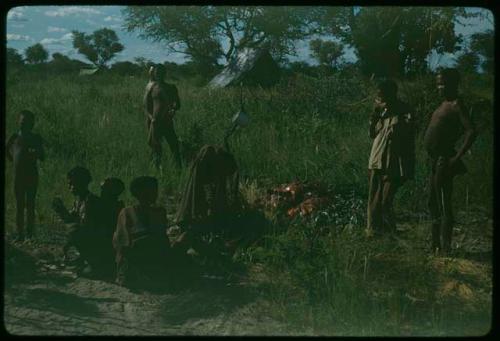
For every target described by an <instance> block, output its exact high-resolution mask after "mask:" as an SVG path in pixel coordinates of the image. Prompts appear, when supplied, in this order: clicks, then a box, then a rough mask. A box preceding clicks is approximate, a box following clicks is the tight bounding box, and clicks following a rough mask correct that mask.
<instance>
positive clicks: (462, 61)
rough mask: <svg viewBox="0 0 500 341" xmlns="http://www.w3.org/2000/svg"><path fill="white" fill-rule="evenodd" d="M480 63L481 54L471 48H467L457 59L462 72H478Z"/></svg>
mask: <svg viewBox="0 0 500 341" xmlns="http://www.w3.org/2000/svg"><path fill="white" fill-rule="evenodd" d="M480 64H481V61H480V60H479V56H478V55H477V53H474V52H473V51H471V50H467V51H466V52H465V53H463V54H462V55H461V56H460V57H458V60H457V68H458V69H459V70H460V71H461V72H462V73H477V69H478V67H479V65H480Z"/></svg>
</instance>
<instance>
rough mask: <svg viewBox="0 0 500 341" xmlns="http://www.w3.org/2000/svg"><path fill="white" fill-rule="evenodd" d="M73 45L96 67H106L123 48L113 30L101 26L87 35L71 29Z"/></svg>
mask: <svg viewBox="0 0 500 341" xmlns="http://www.w3.org/2000/svg"><path fill="white" fill-rule="evenodd" d="M73 47H74V48H75V49H77V50H78V52H79V53H81V54H83V55H84V56H85V57H86V58H87V59H88V60H89V61H91V62H92V63H93V64H94V65H95V66H97V67H106V64H107V63H108V62H109V61H110V60H111V59H113V58H114V57H115V55H116V54H117V53H119V52H121V51H123V49H124V46H123V45H122V44H120V42H119V39H118V36H117V35H116V33H115V31H113V30H110V29H109V28H102V29H100V30H97V31H94V33H92V34H89V35H87V34H85V33H84V32H78V31H73Z"/></svg>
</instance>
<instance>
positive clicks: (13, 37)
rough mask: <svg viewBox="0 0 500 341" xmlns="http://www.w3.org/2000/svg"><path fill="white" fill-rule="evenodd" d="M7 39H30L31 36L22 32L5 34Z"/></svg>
mask: <svg viewBox="0 0 500 341" xmlns="http://www.w3.org/2000/svg"><path fill="white" fill-rule="evenodd" d="M7 40H8V41H32V40H33V38H31V37H30V36H25V35H22V34H7Z"/></svg>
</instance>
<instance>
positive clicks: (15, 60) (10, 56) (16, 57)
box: [7, 47, 24, 66]
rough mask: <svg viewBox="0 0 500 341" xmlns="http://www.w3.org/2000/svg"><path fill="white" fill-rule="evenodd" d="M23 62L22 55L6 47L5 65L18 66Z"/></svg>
mask: <svg viewBox="0 0 500 341" xmlns="http://www.w3.org/2000/svg"><path fill="white" fill-rule="evenodd" d="M23 64H24V60H23V56H22V55H21V54H20V53H19V52H18V51H17V50H16V49H14V48H12V47H8V48H7V65H9V66H20V65H23Z"/></svg>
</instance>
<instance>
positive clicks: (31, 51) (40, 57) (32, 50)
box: [24, 43, 49, 64]
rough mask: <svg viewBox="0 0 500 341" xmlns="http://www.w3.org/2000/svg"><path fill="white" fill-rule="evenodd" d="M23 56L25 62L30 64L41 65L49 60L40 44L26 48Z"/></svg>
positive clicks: (47, 54)
mask: <svg viewBox="0 0 500 341" xmlns="http://www.w3.org/2000/svg"><path fill="white" fill-rule="evenodd" d="M24 54H25V56H26V61H27V62H28V63H31V64H39V63H43V62H45V61H47V59H48V58H49V53H48V52H47V50H46V49H45V48H44V47H43V45H42V44H40V43H38V44H35V45H32V46H30V47H28V48H26V50H25V51H24Z"/></svg>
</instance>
